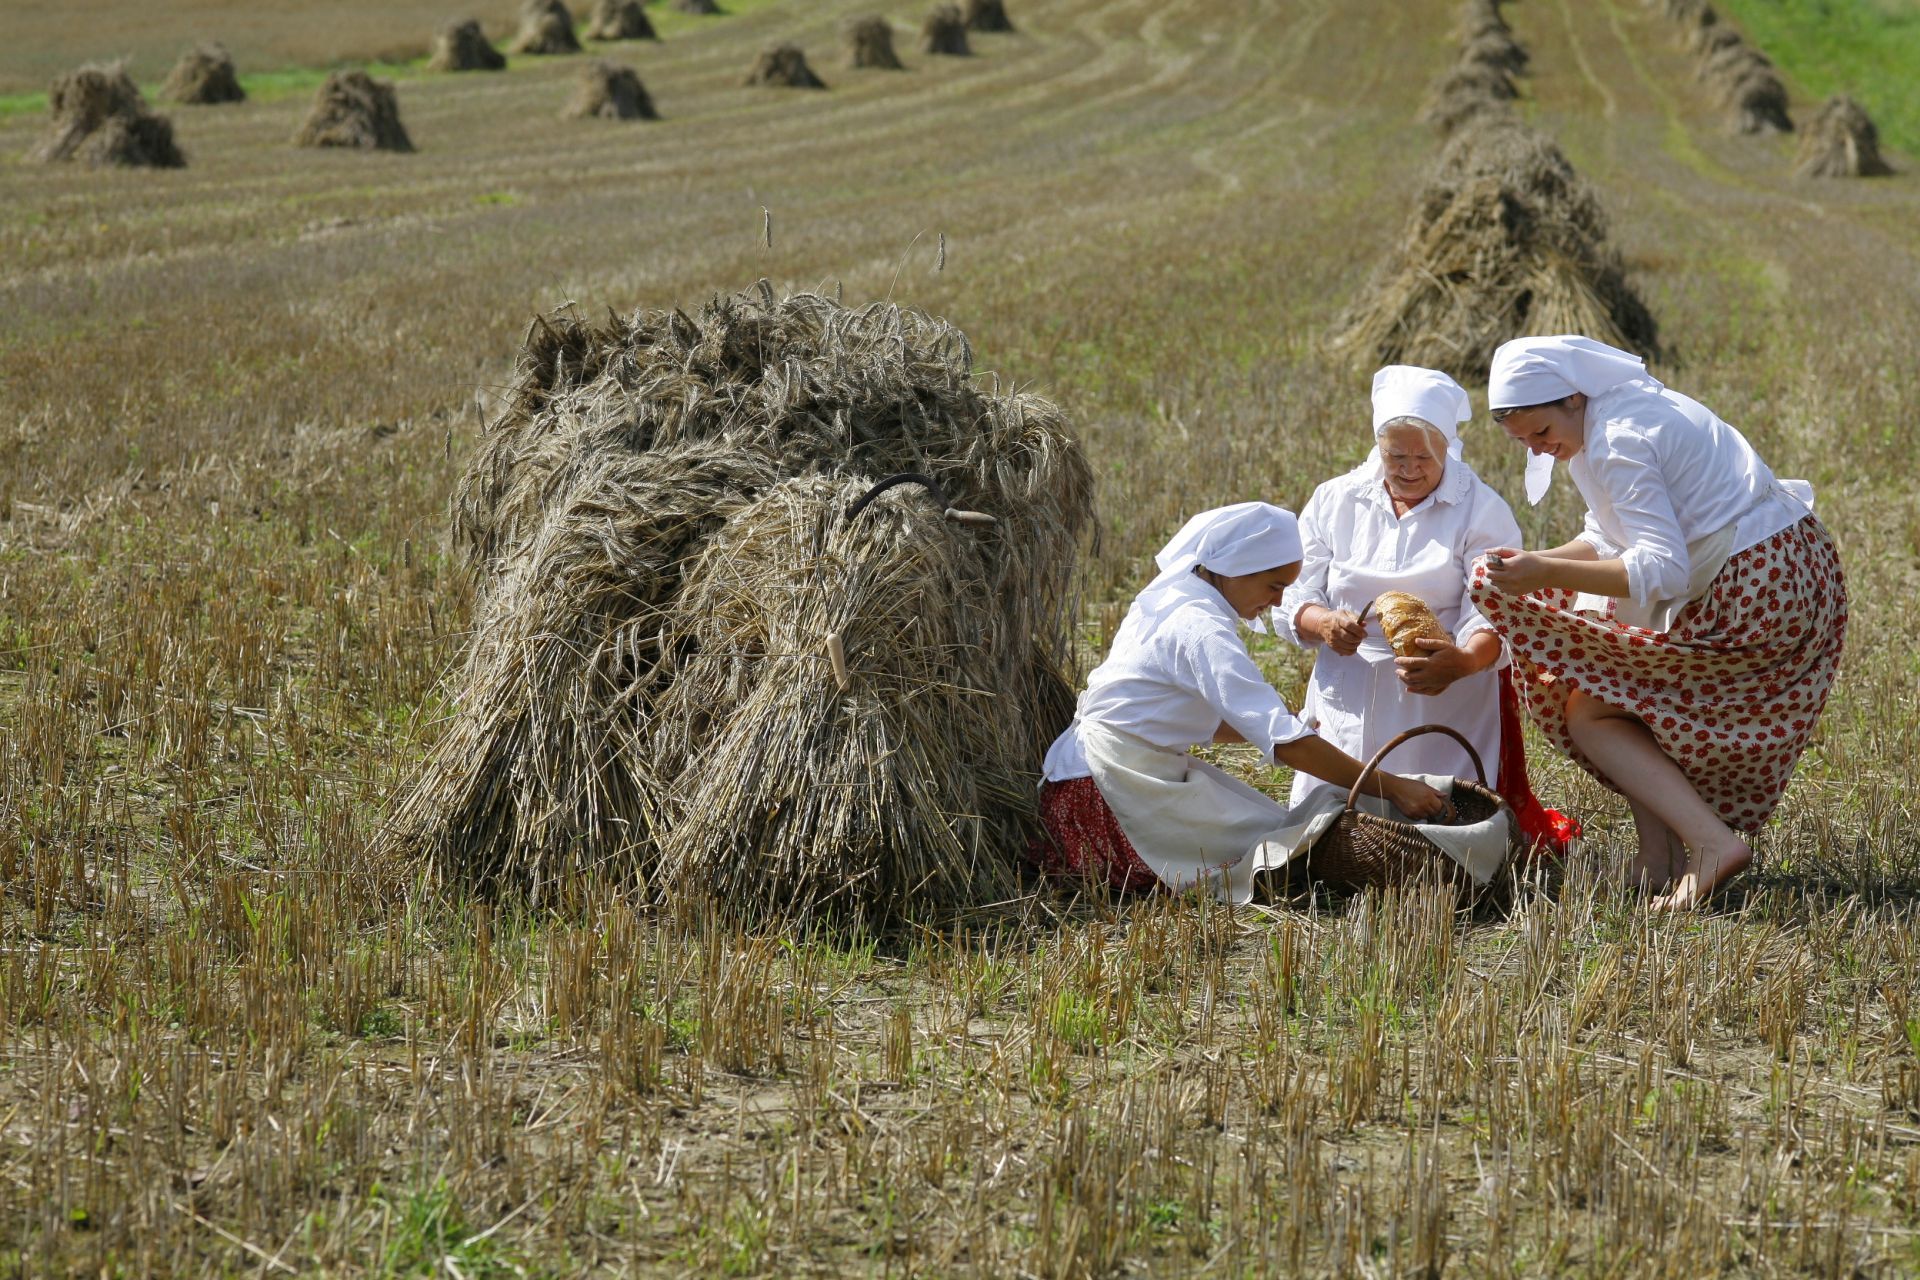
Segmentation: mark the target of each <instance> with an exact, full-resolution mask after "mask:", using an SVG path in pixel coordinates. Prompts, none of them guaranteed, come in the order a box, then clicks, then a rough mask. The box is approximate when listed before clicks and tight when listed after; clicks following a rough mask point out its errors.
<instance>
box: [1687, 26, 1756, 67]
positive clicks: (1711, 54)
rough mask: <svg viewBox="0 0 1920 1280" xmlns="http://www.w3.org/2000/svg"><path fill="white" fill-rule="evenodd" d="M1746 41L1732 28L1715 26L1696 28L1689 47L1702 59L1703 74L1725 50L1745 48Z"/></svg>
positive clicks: (1689, 41) (1689, 40)
mask: <svg viewBox="0 0 1920 1280" xmlns="http://www.w3.org/2000/svg"><path fill="white" fill-rule="evenodd" d="M1745 44H1746V40H1745V39H1744V38H1742V37H1741V35H1740V33H1739V32H1738V31H1735V30H1734V29H1733V28H1732V27H1723V26H1720V25H1718V24H1715V25H1713V26H1711V27H1695V28H1694V29H1693V34H1692V36H1691V37H1689V39H1688V47H1689V48H1690V49H1692V50H1693V52H1694V54H1695V55H1696V56H1697V57H1698V58H1699V59H1700V63H1701V67H1702V73H1703V74H1704V69H1705V67H1706V66H1707V65H1708V64H1710V63H1711V62H1712V61H1713V60H1714V59H1715V58H1717V57H1719V56H1720V55H1721V54H1722V53H1723V52H1724V51H1725V50H1727V49H1732V48H1737V47H1740V46H1744V45H1745Z"/></svg>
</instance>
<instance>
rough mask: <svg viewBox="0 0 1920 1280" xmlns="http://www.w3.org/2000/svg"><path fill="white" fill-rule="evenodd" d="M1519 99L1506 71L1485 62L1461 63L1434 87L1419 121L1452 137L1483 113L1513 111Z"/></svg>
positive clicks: (1422, 109) (1421, 110) (1423, 107)
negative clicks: (1511, 107) (1512, 106)
mask: <svg viewBox="0 0 1920 1280" xmlns="http://www.w3.org/2000/svg"><path fill="white" fill-rule="evenodd" d="M1519 96H1520V94H1519V90H1517V89H1516V88H1515V87H1514V84H1513V79H1512V77H1510V76H1509V75H1508V74H1507V73H1506V72H1505V71H1502V70H1500V69H1499V68H1498V67H1493V66H1488V65H1487V64H1486V63H1482V62H1461V63H1457V64H1455V65H1454V66H1453V67H1452V68H1451V69H1450V70H1448V72H1447V73H1446V75H1444V76H1442V77H1441V78H1440V80H1439V81H1438V82H1437V83H1436V84H1435V85H1434V86H1433V90H1432V92H1431V93H1430V94H1428V96H1427V101H1426V103H1425V105H1423V106H1422V107H1421V108H1420V115H1419V119H1420V120H1421V121H1422V122H1424V123H1426V124H1431V125H1433V126H1434V127H1435V128H1437V129H1439V130H1440V132H1441V133H1442V134H1444V135H1449V136H1450V135H1452V134H1453V132H1454V131H1455V130H1457V129H1459V128H1460V127H1461V126H1463V125H1465V124H1466V123H1467V122H1468V121H1470V120H1472V119H1474V118H1475V117H1477V116H1479V115H1481V114H1483V113H1487V112H1493V113H1504V112H1507V111H1509V110H1510V106H1509V104H1510V103H1512V102H1513V100H1514V99H1516V98H1518V97H1519Z"/></svg>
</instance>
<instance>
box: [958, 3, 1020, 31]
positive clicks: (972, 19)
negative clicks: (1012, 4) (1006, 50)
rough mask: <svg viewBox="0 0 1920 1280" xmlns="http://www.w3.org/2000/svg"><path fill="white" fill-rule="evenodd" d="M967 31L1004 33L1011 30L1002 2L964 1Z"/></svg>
mask: <svg viewBox="0 0 1920 1280" xmlns="http://www.w3.org/2000/svg"><path fill="white" fill-rule="evenodd" d="M966 19H967V30H969V31H992V32H1004V31H1011V30H1013V19H1011V18H1009V17H1007V6H1006V4H1005V3H1004V2H1003V0H966Z"/></svg>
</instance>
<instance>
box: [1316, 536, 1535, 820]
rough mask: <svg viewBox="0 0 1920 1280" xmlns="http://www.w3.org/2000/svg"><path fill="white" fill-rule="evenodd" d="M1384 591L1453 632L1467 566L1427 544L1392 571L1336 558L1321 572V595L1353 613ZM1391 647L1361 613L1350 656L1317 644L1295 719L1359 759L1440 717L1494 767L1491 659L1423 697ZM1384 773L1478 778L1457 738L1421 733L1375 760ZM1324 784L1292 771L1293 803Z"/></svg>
mask: <svg viewBox="0 0 1920 1280" xmlns="http://www.w3.org/2000/svg"><path fill="white" fill-rule="evenodd" d="M1383 591H1405V592H1407V593H1408V594H1409V595H1415V596H1418V597H1420V598H1421V599H1422V600H1424V601H1426V602H1427V604H1428V605H1429V606H1431V607H1432V609H1433V612H1434V616H1435V617H1436V618H1438V619H1439V621H1440V625H1441V627H1443V628H1444V629H1445V630H1446V632H1447V634H1448V635H1454V634H1457V632H1458V630H1459V626H1460V612H1461V601H1462V599H1463V597H1464V595H1465V592H1466V572H1465V570H1464V569H1463V568H1462V566H1461V565H1460V563H1459V561H1458V560H1457V559H1456V558H1455V557H1454V553H1453V549H1452V548H1451V547H1449V546H1446V545H1444V544H1441V543H1437V542H1436V543H1430V544H1429V545H1428V546H1426V547H1425V548H1423V549H1420V550H1418V551H1415V552H1414V553H1413V554H1412V555H1411V556H1409V557H1406V558H1405V559H1404V563H1403V564H1402V565H1401V567H1400V568H1397V569H1379V568H1372V567H1369V566H1366V565H1356V564H1343V563H1341V562H1339V561H1338V560H1336V561H1335V562H1334V563H1333V564H1332V565H1331V566H1330V567H1329V569H1328V573H1327V598H1328V600H1329V601H1330V602H1331V606H1332V607H1333V608H1335V609H1349V610H1351V611H1353V612H1354V613H1358V612H1360V610H1361V608H1362V607H1364V606H1365V605H1366V604H1367V603H1368V602H1369V601H1371V600H1373V599H1374V598H1376V597H1377V596H1379V595H1380V593H1381V592H1383ZM1394 657H1395V655H1394V652H1393V648H1392V646H1390V645H1389V644H1388V643H1387V641H1386V637H1385V635H1384V634H1383V633H1382V632H1381V630H1380V620H1379V618H1378V616H1376V615H1375V614H1372V613H1369V614H1368V615H1367V638H1366V640H1364V641H1363V642H1362V643H1361V645H1360V648H1359V649H1358V650H1356V651H1355V652H1354V654H1353V655H1352V656H1351V657H1343V656H1341V655H1340V654H1337V653H1335V652H1334V651H1333V650H1332V649H1331V648H1328V647H1326V646H1325V645H1322V646H1321V647H1320V649H1319V651H1318V653H1316V654H1315V656H1314V660H1313V678H1312V680H1310V681H1309V682H1308V684H1307V697H1306V702H1305V703H1304V704H1303V705H1302V707H1301V710H1300V716H1301V719H1303V720H1306V721H1308V722H1310V723H1311V722H1316V721H1317V722H1318V724H1319V733H1320V736H1321V737H1322V738H1325V739H1326V740H1327V741H1328V742H1330V743H1332V744H1333V745H1334V746H1336V747H1338V748H1340V749H1341V750H1342V751H1344V752H1346V753H1347V754H1348V755H1350V756H1352V757H1354V758H1355V759H1356V760H1359V761H1361V762H1362V763H1365V762H1366V761H1367V760H1370V759H1371V758H1372V757H1373V753H1374V752H1375V751H1378V750H1379V749H1380V748H1381V747H1382V746H1384V745H1385V744H1386V743H1387V742H1389V741H1391V740H1392V739H1393V737H1394V735H1396V734H1399V733H1401V732H1403V731H1405V730H1407V729H1412V728H1414V727H1416V726H1418V725H1423V724H1444V725H1446V726H1447V727H1448V728H1449V729H1452V730H1454V731H1456V732H1458V733H1460V734H1461V735H1462V736H1464V737H1465V738H1466V740H1467V741H1468V742H1471V743H1472V744H1473V746H1474V750H1476V751H1478V752H1479V753H1480V759H1481V761H1482V762H1483V763H1484V764H1485V765H1486V767H1487V769H1488V770H1489V773H1488V775H1487V785H1488V786H1489V787H1492V786H1495V785H1497V780H1496V779H1495V778H1494V777H1493V774H1492V772H1491V771H1492V770H1495V769H1497V768H1499V762H1500V686H1499V684H1498V683H1497V681H1498V680H1499V678H1500V671H1499V666H1498V665H1496V666H1493V667H1489V668H1488V669H1487V670H1485V671H1481V672H1476V673H1475V674H1473V675H1470V676H1465V677H1463V678H1461V679H1459V680H1456V681H1454V682H1453V684H1451V685H1450V686H1448V688H1447V690H1446V692H1444V693H1440V694H1436V695H1434V696H1432V697H1428V696H1426V695H1425V694H1419V693H1410V692H1408V691H1407V689H1406V686H1404V685H1402V684H1401V683H1400V677H1399V674H1398V673H1397V671H1396V670H1395V668H1394V665H1393V660H1394ZM1382 767H1383V768H1385V769H1386V770H1388V771H1389V772H1391V773H1433V774H1445V775H1446V776H1448V777H1451V778H1467V779H1471V780H1476V781H1477V778H1475V774H1474V769H1473V763H1472V761H1470V760H1469V759H1468V758H1467V753H1466V752H1465V751H1463V750H1461V749H1460V744H1459V743H1457V742H1455V741H1454V740H1453V739H1451V738H1449V737H1447V736H1446V735H1445V734H1440V733H1429V734H1424V735H1422V736H1421V737H1418V738H1415V739H1414V740H1413V741H1411V742H1409V743H1407V744H1406V745H1405V746H1402V747H1400V748H1398V749H1396V750H1395V751H1394V753H1393V754H1392V755H1391V756H1389V757H1388V758H1387V760H1386V761H1385V763H1384V764H1383V765H1382ZM1325 785H1326V784H1325V783H1323V782H1321V781H1320V779H1318V778H1314V777H1310V776H1309V775H1307V774H1304V773H1297V772H1296V773H1295V774H1294V777H1293V795H1292V799H1293V802H1294V803H1295V804H1299V803H1300V802H1301V801H1303V800H1305V799H1306V798H1307V796H1308V795H1309V793H1311V792H1312V791H1314V790H1315V789H1317V788H1319V787H1323V786H1325Z"/></svg>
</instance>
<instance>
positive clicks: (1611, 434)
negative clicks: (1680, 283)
mask: <svg viewBox="0 0 1920 1280" xmlns="http://www.w3.org/2000/svg"><path fill="white" fill-rule="evenodd" d="M1489 404H1490V406H1491V407H1492V409H1493V416H1494V418H1495V420H1496V421H1498V422H1499V423H1500V424H1501V426H1502V427H1504V428H1505V429H1506V432H1507V434H1508V435H1509V436H1511V437H1512V438H1513V439H1514V440H1516V441H1518V442H1520V443H1521V444H1523V445H1525V446H1526V447H1527V449H1528V451H1529V452H1530V453H1531V454H1532V455H1533V456H1532V457H1531V458H1530V459H1529V460H1528V465H1527V496H1528V498H1529V499H1530V500H1531V501H1533V502H1536V503H1537V502H1539V501H1540V499H1541V498H1543V497H1545V496H1546V493H1547V489H1548V486H1549V485H1550V484H1551V483H1552V481H1553V464H1554V463H1555V462H1556V461H1559V462H1565V463H1566V464H1567V471H1568V473H1569V474H1570V475H1572V477H1573V482H1574V484H1575V485H1576V486H1578V488H1579V490H1580V496H1581V497H1583V498H1584V499H1586V503H1587V517H1586V527H1585V529H1584V531H1583V532H1582V533H1581V534H1580V536H1579V537H1577V538H1575V539H1574V540H1573V541H1572V542H1569V543H1566V544H1564V545H1562V546H1558V547H1555V548H1553V549H1552V550H1550V551H1521V550H1518V549H1517V544H1516V545H1515V547H1500V548H1496V549H1495V550H1494V552H1493V553H1492V554H1490V555H1489V556H1488V557H1487V558H1486V560H1485V561H1484V562H1482V564H1480V565H1477V566H1476V568H1475V575H1474V582H1473V590H1472V595H1473V600H1474V603H1475V604H1476V605H1477V606H1478V607H1479V609H1480V611H1481V613H1482V614H1483V615H1485V617H1486V618H1487V620H1488V621H1489V622H1490V623H1492V625H1493V626H1494V628H1495V629H1496V630H1498V631H1499V632H1500V634H1501V635H1502V636H1503V637H1505V639H1506V642H1507V645H1508V646H1509V648H1510V650H1511V652H1512V653H1513V655H1514V662H1515V664H1516V666H1518V667H1519V668H1520V669H1521V671H1522V673H1523V674H1524V680H1523V681H1522V684H1523V687H1524V689H1525V692H1526V703H1527V710H1528V712H1529V713H1530V714H1531V715H1532V716H1533V718H1534V720H1535V721H1536V722H1537V723H1538V724H1539V725H1540V727H1541V728H1542V729H1543V730H1544V731H1545V732H1546V734H1547V736H1548V737H1550V738H1551V739H1552V740H1553V741H1554V742H1555V743H1557V744H1558V745H1559V746H1560V748H1561V749H1562V750H1564V751H1566V752H1567V753H1568V755H1570V756H1571V757H1572V758H1573V759H1574V760H1575V761H1576V762H1578V763H1579V764H1580V766H1581V767H1582V768H1584V769H1585V770H1586V771H1587V772H1589V773H1591V774H1592V775H1593V776H1594V777H1595V778H1597V779H1599V780H1600V781H1601V782H1603V783H1605V784H1606V785H1608V786H1609V787H1612V788H1613V789H1614V790H1616V791H1619V792H1620V793H1622V794H1623V795H1625V796H1626V798H1627V803H1628V804H1629V805H1631V806H1632V808H1633V820H1634V827H1635V830H1636V832H1637V833H1638V836H1639V844H1640V851H1639V856H1638V857H1637V858H1635V859H1634V861H1633V864H1632V866H1631V869H1630V872H1629V876H1630V879H1631V880H1632V881H1633V882H1635V883H1636V884H1639V885H1642V886H1645V887H1647V888H1649V889H1651V890H1653V891H1655V892H1656V893H1658V895H1659V896H1657V897H1656V898H1655V900H1654V905H1655V907H1656V908H1659V909H1669V910H1674V909H1684V908H1689V907H1693V906H1696V905H1698V904H1699V903H1701V902H1703V901H1705V900H1706V899H1707V897H1708V896H1709V895H1711V894H1712V893H1713V891H1714V890H1715V889H1716V888H1718V887H1719V886H1720V885H1722V884H1724V883H1725V882H1726V881H1727V880H1728V879H1730V878H1731V877H1733V876H1735V875H1738V874H1739V873H1740V872H1741V871H1742V870H1744V869H1745V868H1746V866H1747V865H1748V863H1749V862H1750V861H1751V860H1752V857H1753V855H1752V852H1751V850H1750V849H1749V848H1748V846H1747V843H1746V840H1745V839H1744V838H1743V836H1744V835H1746V834H1749V833H1751V832H1754V831H1757V830H1758V829H1759V828H1760V827H1761V825H1762V824H1763V823H1765V822H1766V820H1767V818H1768V816H1769V815H1771V814H1772V813H1773V810H1774V806H1776V805H1777V804H1778V803H1779V802H1780V797H1781V796H1782V795H1783V794H1784V793H1785V792H1786V788H1787V781H1788V779H1789V778H1790V777H1791V776H1792V773H1793V767H1794V764H1795V762H1796V761H1797V760H1798V759H1799V757H1800V753H1801V752H1802V751H1804V750H1805V749H1806V746H1807V743H1808V741H1809V740H1810V739H1811V738H1812V736H1813V729H1814V725H1815V724H1816V723H1817V722H1818V720H1819V719H1820V713H1821V710H1822V709H1823V708H1824V707H1825V706H1826V701H1827V694H1828V693H1829V691H1831V690H1832V688H1833V682H1834V678H1835V676H1836V675H1837V674H1838V672H1839V668H1840V651H1841V647H1842V644H1843V643H1844V639H1845V634H1846V623H1847V588H1846V581H1845V578H1844V577H1843V576H1842V574H1841V571H1840V557H1839V555H1838V553H1837V552H1836V551H1835V550H1834V545H1833V540H1832V539H1831V538H1830V537H1828V536H1827V531H1826V529H1825V528H1824V527H1823V526H1822V525H1821V523H1820V521H1819V520H1818V519H1817V518H1816V517H1815V516H1814V514H1813V505H1812V501H1813V492H1812V490H1811V489H1810V488H1809V487H1808V486H1806V485H1805V484H1804V483H1802V482H1800V481H1797V480H1785V481H1782V480H1777V479H1775V477H1774V474H1773V472H1772V471H1771V470H1770V469H1769V468H1768V467H1767V464H1766V463H1765V462H1763V461H1761V459H1760V456H1759V455H1758V454H1756V453H1755V452H1754V450H1753V446H1752V445H1750V444H1748V443H1747V440H1746V438H1745V437H1744V436H1742V435H1741V434H1740V433H1739V432H1738V431H1736V430H1735V429H1734V428H1733V427H1731V426H1729V425H1728V424H1727V423H1725V422H1723V421H1721V420H1720V419H1719V418H1718V417H1716V416H1715V415H1714V413H1713V412H1712V411H1711V410H1710V409H1708V408H1707V407H1706V406H1705V405H1702V404H1700V403H1699V402H1698V401H1695V400H1691V399H1688V398H1687V397H1686V396H1683V395H1681V394H1680V393H1678V392H1676V391H1672V390H1669V389H1668V388H1667V387H1665V386H1663V385H1661V383H1659V382H1658V381H1656V380H1655V379H1653V378H1652V377H1650V376H1648V374H1647V368H1646V364H1645V362H1643V361H1642V360H1641V359H1640V358H1639V357H1638V356H1635V355H1631V354H1629V353H1627V352H1625V351H1620V350H1618V349H1616V348H1614V347H1610V346H1607V345H1606V344H1604V343H1600V342H1595V341H1594V340H1593V339H1591V338H1583V337H1577V336H1564V337H1554V338H1522V339H1518V340H1516V341H1513V342H1509V343H1507V344H1505V345H1504V346H1502V347H1501V348H1500V349H1499V350H1498V351H1496V352H1495V353H1494V357H1493V370H1492V377H1491V387H1490V391H1489Z"/></svg>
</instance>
